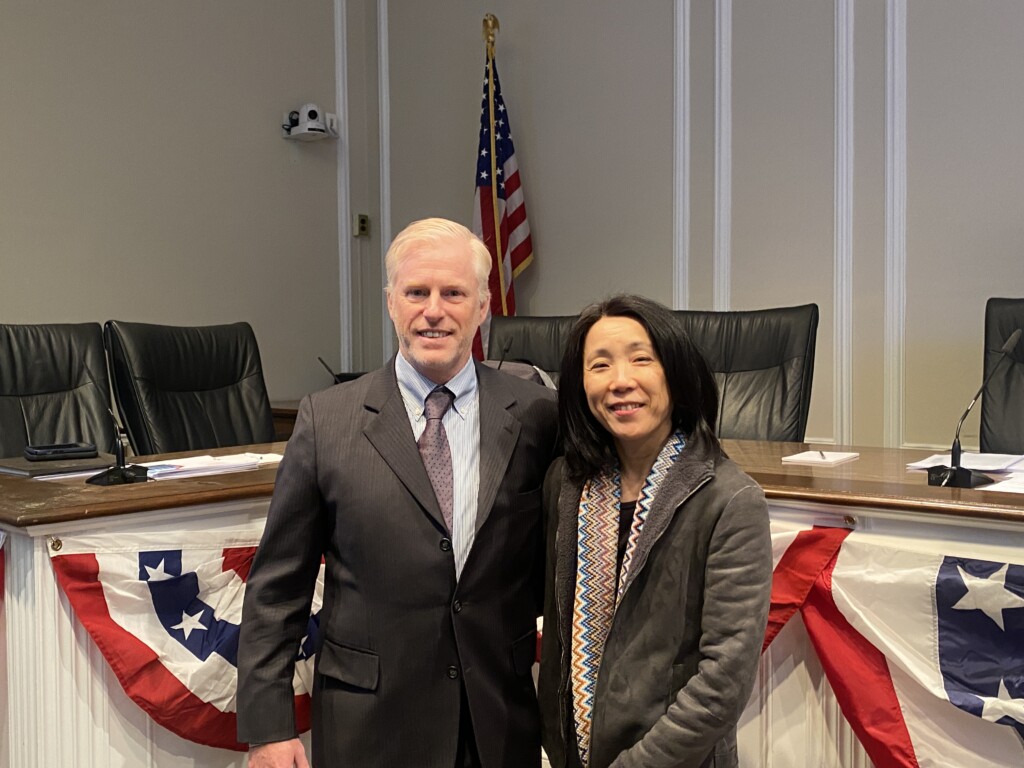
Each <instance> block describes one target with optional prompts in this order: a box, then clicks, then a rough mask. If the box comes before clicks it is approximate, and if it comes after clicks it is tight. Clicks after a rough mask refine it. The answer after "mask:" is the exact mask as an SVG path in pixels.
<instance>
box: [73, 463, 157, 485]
mask: <svg viewBox="0 0 1024 768" xmlns="http://www.w3.org/2000/svg"><path fill="white" fill-rule="evenodd" d="M148 474H149V468H148V467H140V466H138V465H136V464H131V465H129V466H127V467H111V468H110V469H106V470H104V471H102V472H100V473H99V474H98V475H93V476H92V477H90V478H88V479H87V480H86V481H85V482H87V483H90V484H92V485H129V484H131V483H144V482H146V480H147V479H148Z"/></svg>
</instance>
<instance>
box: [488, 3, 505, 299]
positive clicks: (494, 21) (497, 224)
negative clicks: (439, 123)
mask: <svg viewBox="0 0 1024 768" xmlns="http://www.w3.org/2000/svg"><path fill="white" fill-rule="evenodd" d="M499 29H500V25H499V24H498V17H497V16H495V15H494V14H493V13H488V14H486V15H485V16H484V23H483V34H484V42H485V43H486V44H487V110H488V116H489V118H490V121H491V130H490V135H491V209H492V210H493V213H494V247H495V253H494V260H495V266H496V267H497V268H498V287H499V289H500V291H501V314H502V315H508V298H507V296H506V295H505V262H504V253H505V252H504V250H503V249H502V244H501V212H500V211H499V210H498V202H499V200H498V148H497V137H496V136H495V131H496V124H497V121H496V120H495V119H494V42H495V40H496V39H497V37H498V30H499Z"/></svg>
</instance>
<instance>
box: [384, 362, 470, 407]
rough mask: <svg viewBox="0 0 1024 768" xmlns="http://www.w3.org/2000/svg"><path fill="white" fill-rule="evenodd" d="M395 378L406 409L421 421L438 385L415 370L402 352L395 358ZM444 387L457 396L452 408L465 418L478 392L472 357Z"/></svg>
mask: <svg viewBox="0 0 1024 768" xmlns="http://www.w3.org/2000/svg"><path fill="white" fill-rule="evenodd" d="M395 378H396V379H397V380H398V389H399V390H400V391H401V393H402V398H403V399H404V400H405V402H406V407H408V408H409V409H410V410H411V411H412V412H413V413H414V414H415V415H416V418H417V419H419V418H420V417H421V416H422V415H423V407H424V405H423V404H424V401H426V399H427V395H429V394H430V393H431V392H432V391H433V390H434V389H435V388H436V387H437V386H438V385H437V384H435V383H434V382H433V381H431V380H430V379H428V378H427V377H426V376H424V375H423V374H422V373H420V372H419V371H417V370H416V369H415V368H413V366H412V363H410V362H409V361H408V360H406V359H405V357H404V356H403V355H402V353H401V352H399V353H398V354H397V355H396V356H395ZM444 386H446V387H448V389H450V390H451V391H452V394H454V395H455V401H454V402H453V403H452V408H453V409H454V410H455V412H456V413H457V414H458V415H459V416H461V417H463V418H465V416H466V407H467V406H468V404H469V403H470V402H471V401H472V400H473V398H475V397H476V392H477V381H476V366H475V365H474V364H473V358H472V357H470V359H469V360H467V361H466V364H465V365H464V366H462V369H461V370H460V371H459V372H458V373H457V374H455V375H454V376H453V377H452V378H451V379H449V380H448V381H447V382H445V384H444Z"/></svg>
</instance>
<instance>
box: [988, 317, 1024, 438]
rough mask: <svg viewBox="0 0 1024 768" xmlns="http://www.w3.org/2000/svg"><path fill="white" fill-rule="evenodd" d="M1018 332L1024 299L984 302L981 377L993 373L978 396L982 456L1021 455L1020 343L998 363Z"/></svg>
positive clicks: (1023, 370)
mask: <svg viewBox="0 0 1024 768" xmlns="http://www.w3.org/2000/svg"><path fill="white" fill-rule="evenodd" d="M1018 328H1024V299H989V300H988V302H987V303H986V304H985V364H984V367H985V371H984V375H985V376H988V375H989V373H991V372H992V370H993V368H995V373H994V374H993V376H992V380H991V381H989V382H988V384H987V385H986V386H985V391H984V393H983V394H982V396H981V432H980V435H979V438H980V442H981V451H982V453H1024V341H1021V342H1019V343H1018V344H1017V347H1016V349H1014V350H1013V351H1012V352H1010V354H1008V355H1007V356H1006V360H1004V361H1002V362H1000V358H1001V357H1002V354H1001V353H1000V351H999V350H1000V349H1001V348H1002V346H1003V344H1004V343H1005V342H1006V339H1007V337H1008V336H1009V335H1010V334H1011V333H1013V332H1014V331H1015V330H1017V329H1018ZM997 366H998V367H997Z"/></svg>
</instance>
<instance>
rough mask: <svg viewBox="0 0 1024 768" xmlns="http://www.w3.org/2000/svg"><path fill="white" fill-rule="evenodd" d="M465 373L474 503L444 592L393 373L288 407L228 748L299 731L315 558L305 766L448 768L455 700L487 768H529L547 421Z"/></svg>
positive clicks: (433, 506)
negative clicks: (470, 390)
mask: <svg viewBox="0 0 1024 768" xmlns="http://www.w3.org/2000/svg"><path fill="white" fill-rule="evenodd" d="M477 376H478V381H479V388H480V389H479V393H480V433H481V435H480V452H481V454H480V497H479V498H480V503H479V512H478V516H477V523H476V525H477V530H476V538H475V540H474V543H473V548H472V550H471V551H470V553H469V556H468V559H467V561H466V564H465V566H464V569H463V572H462V575H461V577H460V578H459V580H458V582H456V579H455V560H454V555H453V551H452V546H451V541H450V540H449V538H448V534H447V533H446V532H445V528H444V525H443V522H442V517H441V512H440V509H439V508H438V504H437V500H436V498H435V496H434V492H433V489H432V487H431V485H430V481H429V479H428V478H427V473H426V470H425V469H424V468H423V462H422V460H421V459H420V456H419V452H418V450H417V447H416V443H415V441H414V439H413V434H412V429H411V427H410V425H409V417H408V415H407V414H406V410H405V406H404V404H403V402H402V397H401V394H400V393H399V390H398V385H397V382H396V380H395V374H394V361H393V360H392V361H391V362H389V363H388V364H387V365H385V366H384V367H383V368H381V369H379V370H377V371H374V372H373V373H369V374H367V375H366V376H363V377H362V378H360V379H357V380H355V381H352V382H349V383H345V384H339V385H337V386H334V387H331V388H330V389H327V390H324V391H322V392H317V393H315V394H313V395H310V396H309V397H307V398H305V399H304V400H303V401H302V403H301V405H300V406H299V415H298V419H297V421H296V427H295V431H294V433H293V435H292V438H291V440H290V441H289V443H288V448H287V450H286V452H285V457H284V461H283V462H282V463H281V467H280V469H279V471H278V475H277V483H276V486H275V489H274V497H273V500H272V502H271V505H270V512H269V514H268V518H267V525H266V529H265V530H264V533H263V539H262V541H261V543H260V548H259V551H258V552H257V555H256V559H255V561H254V563H253V567H252V571H251V573H250V575H249V579H248V583H247V587H246V594H245V604H244V609H243V620H242V632H241V640H240V648H239V654H238V677H239V684H238V735H239V740H240V741H243V742H253V743H261V742H267V741H278V740H282V739H288V738H292V737H294V736H295V735H296V734H297V731H296V729H295V723H294V714H293V691H292V672H293V666H294V659H295V652H296V649H297V648H298V646H299V642H300V640H301V639H302V636H303V634H304V633H305V630H306V624H307V619H308V616H309V608H310V602H311V597H312V592H313V586H314V582H315V579H316V575H317V571H318V569H319V566H320V562H321V558H323V559H324V560H325V563H326V578H325V584H324V605H323V609H322V612H321V615H320V646H319V649H318V652H317V661H316V664H317V673H316V676H315V680H314V691H313V761H314V765H318V766H322V767H324V768H326V767H327V766H340V767H341V768H358V767H359V766H396V767H397V766H402V767H403V768H407V767H408V766H419V767H420V768H432V767H434V766H436V767H437V768H452V766H453V765H454V762H455V750H456V742H457V736H458V726H459V711H460V689H461V687H462V686H463V685H464V686H465V689H466V694H467V697H468V701H469V707H470V711H471V713H472V722H473V727H474V730H475V733H476V741H477V744H478V749H479V752H480V757H481V761H482V763H483V766H484V768H499V767H500V766H506V767H507V768H524V767H528V766H536V765H538V764H539V754H540V736H539V725H538V715H537V704H536V698H535V695H534V688H533V680H532V677H531V674H530V668H531V664H532V662H533V658H534V653H535V640H534V630H535V618H536V616H537V615H538V613H539V612H540V600H541V598H540V591H539V590H540V587H541V583H542V581H543V563H542V559H543V544H542V534H543V530H542V527H543V526H542V522H541V485H542V482H543V478H544V473H545V471H546V469H547V467H548V465H549V464H550V462H551V459H552V457H553V454H554V453H555V450H556V442H557V438H556V431H557V415H556V414H557V409H556V405H555V399H554V393H553V392H552V391H551V390H548V389H545V388H543V387H541V386H538V385H536V384H534V383H532V382H528V381H524V380H521V379H517V378H513V377H511V376H508V375H507V374H504V373H501V372H499V371H494V370H492V369H489V368H487V367H485V366H481V365H477Z"/></svg>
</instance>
